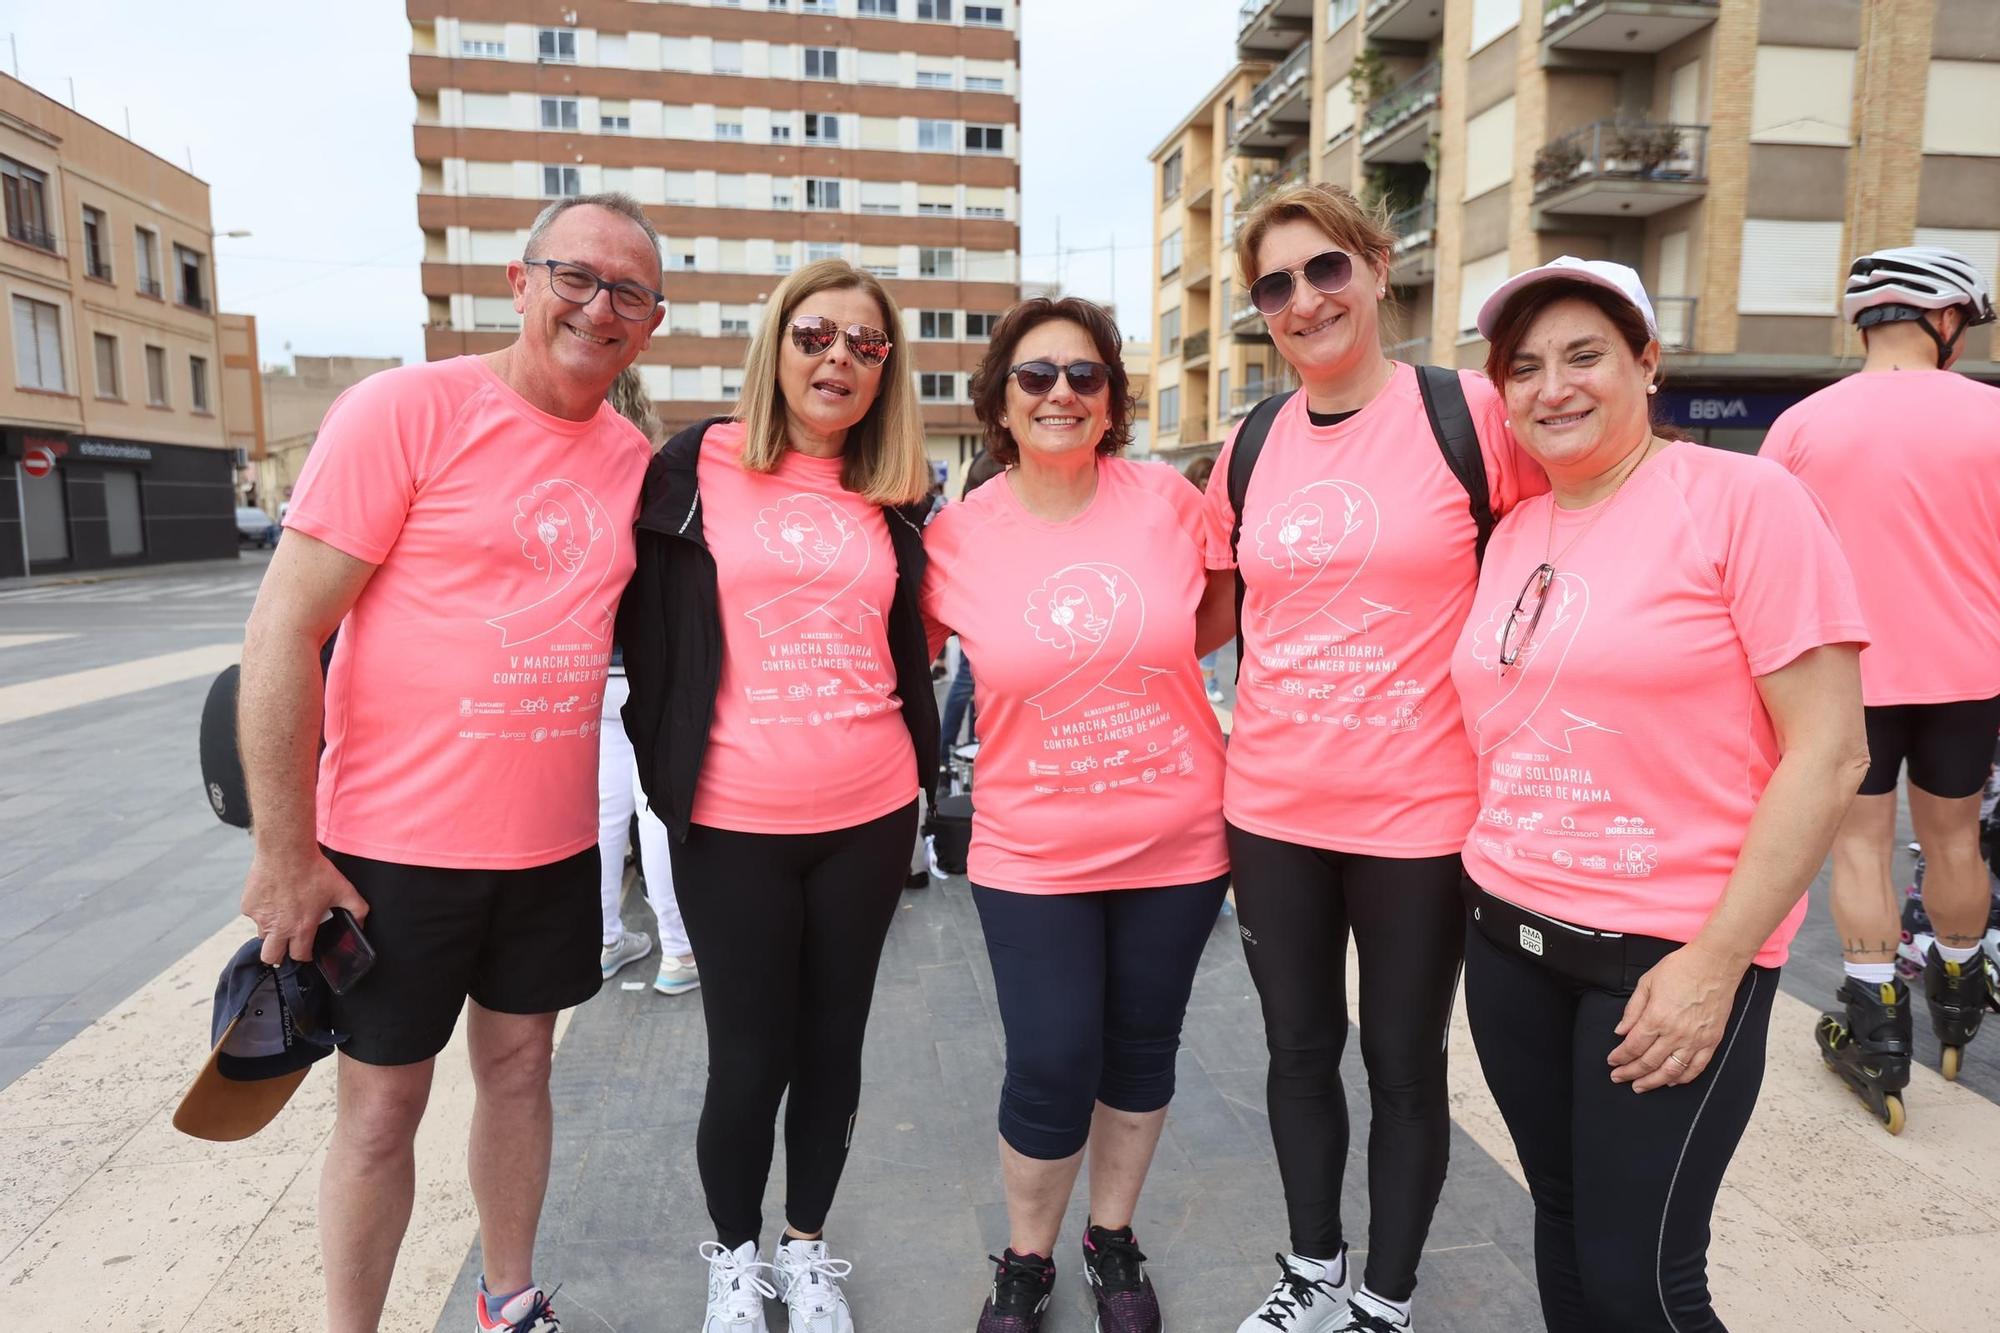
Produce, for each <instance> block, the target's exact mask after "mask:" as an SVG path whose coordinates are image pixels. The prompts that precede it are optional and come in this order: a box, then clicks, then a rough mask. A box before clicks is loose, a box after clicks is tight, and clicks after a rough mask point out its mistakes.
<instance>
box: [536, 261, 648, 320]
mask: <svg viewBox="0 0 2000 1333" xmlns="http://www.w3.org/2000/svg"><path fill="white" fill-rule="evenodd" d="M521 262H522V263H523V264H526V265H527V266H528V267H529V268H545V269H547V270H548V271H549V290H550V291H552V292H554V293H555V294H556V295H557V296H560V297H561V298H562V299H563V300H565V301H568V302H569V303H570V304H571V305H589V304H590V303H591V302H592V301H595V300H596V299H597V294H598V293H599V292H610V293H611V313H612V314H614V315H616V316H618V318H620V319H634V320H637V319H650V318H652V315H653V312H654V311H655V310H658V309H659V308H660V302H662V301H664V300H666V299H667V297H666V293H665V292H656V291H654V290H653V289H652V288H651V287H641V286H640V285H639V284H638V283H636V282H612V281H610V280H609V279H607V278H600V277H599V276H598V275H597V274H595V273H593V272H591V271H590V270H589V269H587V268H585V267H584V266H583V265H581V264H572V263H570V262H569V261H568V260H566V259H523V260H522V261H521Z"/></svg>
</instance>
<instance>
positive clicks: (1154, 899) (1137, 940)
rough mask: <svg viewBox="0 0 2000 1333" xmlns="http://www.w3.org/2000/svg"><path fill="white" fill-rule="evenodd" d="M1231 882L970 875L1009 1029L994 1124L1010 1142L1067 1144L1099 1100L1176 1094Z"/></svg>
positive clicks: (1136, 1105)
mask: <svg viewBox="0 0 2000 1333" xmlns="http://www.w3.org/2000/svg"><path fill="white" fill-rule="evenodd" d="M1228 887H1229V876H1227V875H1220V876H1217V877H1216V878H1215V879H1212V880H1209V881H1207V882H1205V883H1202V884H1177V885H1174V886H1172V887H1169V888H1158V889H1108V890H1102V891H1098V892H1091V893H1013V892H1009V891H1008V890H1005V889H990V888H986V887H984V886H982V885H978V884H975V885H973V886H972V901H973V902H974V903H975V904H976V905H977V906H978V908H979V922H980V925H981V926H983V927H984V928H985V931H986V953H987V956H988V957H989V958H990V959H991V960H992V962H993V986H994V990H995V991H996V992H997V993H998V996H999V1000H1000V1021H1001V1024H1002V1025H1003V1026H1004V1027H1005V1028H1006V1032H1007V1078H1006V1081H1005V1083H1004V1084H1003V1085H1002V1087H1001V1090H1000V1137H1002V1138H1003V1139H1005V1140H1006V1141H1007V1144H1008V1146H1009V1147H1011V1148H1013V1149H1014V1151H1015V1152H1018V1153H1020V1154H1021V1155H1022V1156H1023V1157H1033V1158H1038V1159H1041V1160H1043V1161H1056V1160H1059V1159H1061V1158H1064V1157H1070V1156H1073V1155H1075V1154H1076V1153H1079V1152H1081V1151H1082V1150H1083V1146H1084V1143H1085V1142H1086V1141H1087V1140H1088V1139H1089V1138H1090V1117H1091V1113H1092V1112H1093V1111H1094V1110H1095V1109H1096V1103H1098V1102H1102V1103H1104V1104H1105V1105H1106V1106H1108V1107H1110V1108H1111V1109H1113V1110H1114V1111H1135V1112H1143V1111H1157V1110H1159V1109H1160V1108H1161V1107H1163V1106H1165V1105H1166V1104H1167V1103H1168V1102H1170V1101H1172V1100H1173V1097H1174V1055H1175V1053H1176V1052H1178V1051H1179V1050H1180V1044H1181V1019H1182V1018H1183V1017H1184V1016H1185V1015H1186V1013H1187V1002H1188V992H1189V991H1190V990H1191V989H1192V988H1193V986H1194V972H1195V967H1196V965H1197V964H1199V963H1200V962H1201V951H1202V947H1203V946H1204V945H1205V944H1207V943H1208V936H1209V932H1210V931H1211V930H1213V929H1214V927H1215V919H1216V915H1217V913H1218V912H1219V911H1220V910H1221V908H1222V895H1223V892H1224V890H1226V889H1227V888H1228Z"/></svg>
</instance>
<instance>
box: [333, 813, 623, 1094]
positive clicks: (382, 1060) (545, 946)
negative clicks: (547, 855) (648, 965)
mask: <svg viewBox="0 0 2000 1333" xmlns="http://www.w3.org/2000/svg"><path fill="white" fill-rule="evenodd" d="M326 857H327V859H328V860H329V861H331V862H333V865H334V868H335V869H336V870H338V871H340V873H341V874H343V875H345V876H347V878H348V880H349V882H351V883H352V884H353V885H354V887H355V890H356V891H357V892H359V893H360V895H361V896H362V897H363V898H365V899H366V900H367V901H368V918H367V920H365V921H363V922H362V923H361V933H362V934H363V935H366V936H367V937H368V942H369V943H370V944H372V945H373V946H375V966H373V967H372V968H370V969H369V970H368V975H367V976H365V977H363V978H362V979H361V980H360V981H358V982H356V983H355V985H354V988H353V989H352V990H350V991H348V993H347V994H345V995H341V996H335V997H334V999H333V1004H332V1010H333V1013H332V1019H333V1026H334V1028H335V1029H336V1030H338V1031H341V1032H345V1033H347V1034H348V1036H347V1040H346V1041H345V1042H344V1043H342V1045H341V1047H340V1049H341V1050H343V1051H345V1052H347V1054H349V1055H351V1056H353V1057H354V1058H355V1059H356V1060H359V1061H361V1062H362V1063H363V1064H370V1065H407V1064H415V1063H416V1062H417V1061H419V1060H428V1059H430V1058H431V1057H432V1056H434V1055H436V1054H437V1053H438V1052H439V1051H441V1050H443V1049H444V1047H445V1043H446V1042H448V1041H450V1040H451V1030H452V1028H453V1027H455V1026H456V1025H457V1023H458V1012H459V1010H460V1009H462V1008H464V1007H465V998H466V997H467V996H468V995H469V996H471V997H472V998H473V999H475V1000H477V1001H478V1002H479V1003H480V1004H482V1005H484V1006H486V1007H487V1008H488V1009H493V1010H497V1011H499V1012H500V1013H504V1014H548V1013H554V1012H556V1011H557V1010H559V1009H567V1008H569V1007H570V1006H572V1005H578V1004H582V1003H583V1002H584V1001H585V1000H588V999H589V998H590V997H591V996H593V995H595V994H597V988H598V987H599V986H600V985H602V984H603V980H602V978H601V976H600V975H599V973H598V949H599V945H600V943H601V935H602V929H603V922H602V921H601V920H600V916H601V912H600V909H599V907H598V901H597V891H598V885H597V881H598V873H597V848H595V847H588V848H585V849H584V850H583V851H580V852H578V853H577V854H576V855H574V856H569V857H565V858H564V859H562V860H560V861H554V862H551V863H550V864H548V865H543V866H531V867H529V868H527V869H524V870H444V869H439V868H438V867H435V866H407V865H399V864H397V863H396V862H393V861H371V860H369V859H368V858H367V857H365V856H349V855H348V854H347V853H345V852H336V851H333V850H332V849H330V848H329V849H326Z"/></svg>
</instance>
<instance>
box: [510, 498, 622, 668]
mask: <svg viewBox="0 0 2000 1333" xmlns="http://www.w3.org/2000/svg"><path fill="white" fill-rule="evenodd" d="M514 535H515V536H516V537H518V538H520V540H521V554H522V555H524V556H526V557H527V559H528V563H529V564H531V565H533V566H534V567H535V569H536V570H537V571H538V572H540V574H541V575H542V580H543V582H544V583H545V584H553V585H554V586H552V587H550V588H549V589H548V591H547V592H546V593H544V594H543V595H542V596H541V597H540V598H538V599H537V600H535V601H533V602H531V603H529V604H528V605H527V606H524V607H522V608H520V609H519V610H518V611H509V612H507V613H506V614H505V615H500V616H495V617H493V618H492V619H491V620H488V621H487V622H486V623H487V624H489V625H491V626H493V627H494V628H495V629H497V630H499V631H500V646H501V647H503V648H512V647H514V646H515V645H517V644H523V643H528V642H531V641H533V640H535V639H539V638H542V637H544V636H545V635H548V634H552V633H554V632H555V631H556V630H557V629H558V628H560V627H561V626H562V625H563V624H564V623H565V622H567V623H569V624H571V625H574V626H575V627H576V628H577V629H578V630H580V631H582V632H583V633H585V634H587V635H589V636H590V637H591V638H593V639H603V638H607V637H609V636H610V633H611V605H610V601H609V599H604V600H600V599H599V596H598V594H599V593H600V592H601V591H602V590H603V588H604V583H605V580H606V579H608V578H610V577H611V566H612V565H613V564H614V563H615V562H616V561H617V559H618V534H617V532H616V531H615V530H613V528H612V527H611V526H610V525H609V524H607V523H606V522H605V521H604V506H603V505H601V504H599V503H598V502H597V498H596V497H595V496H593V495H592V494H591V493H590V492H589V491H587V490H585V489H584V488H583V487H581V486H579V485H577V484H576V483H575V482H573V481H568V480H565V479H564V478H561V477H556V478H553V479H551V480H549V481H544V482H538V483H537V484H536V485H535V487H534V489H533V490H531V491H529V492H528V493H527V494H526V495H524V496H522V497H521V498H520V499H518V500H516V501H515V502H514ZM557 580H560V582H558V581H557Z"/></svg>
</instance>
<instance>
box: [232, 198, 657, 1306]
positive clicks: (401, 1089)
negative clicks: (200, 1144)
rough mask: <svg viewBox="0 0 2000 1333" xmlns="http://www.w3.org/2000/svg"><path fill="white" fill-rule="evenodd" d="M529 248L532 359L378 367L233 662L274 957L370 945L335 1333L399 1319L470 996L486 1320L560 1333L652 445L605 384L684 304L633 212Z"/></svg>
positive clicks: (346, 1067) (347, 407) (338, 1009)
mask: <svg viewBox="0 0 2000 1333" xmlns="http://www.w3.org/2000/svg"><path fill="white" fill-rule="evenodd" d="M525 253H526V257H525V258H523V259H520V260H517V261H515V262H513V263H510V264H509V265H508V266H507V276H508V281H509V283H510V285H511V286H512V289H513V295H514V308H515V310H517V311H519V312H520V315H521V333H520V336H519V337H518V338H516V339H515V340H514V341H513V342H512V343H510V344H509V345H508V346H506V347H504V348H502V349H500V350H499V351H496V352H489V353H486V354H484V355H479V356H462V357H458V358H456V359H453V360H449V361H441V362H433V363H431V364H428V365H418V366H408V367H401V368H398V369H394V370H388V371H384V372H382V373H381V374H378V375H374V376H371V377H369V378H368V379H366V380H364V381H363V382H362V383H360V384H358V385H356V386H355V387H354V388H352V389H350V390H348V391H347V392H346V393H345V394H343V395H342V396H341V397H340V399H339V400H338V401H337V402H335V403H334V405H333V407H332V408H331V409H330V410H329V411H328V413H327V416H326V421H325V423H324V425H323V426H322V427H321V430H320V434H319V437H318V439H317V440H316V441H315V443H314V446H313V450H312V454H311V457H310V458H309V459H308V460H307V463H306V468H305V471H304V473H303V474H302V475H301V476H300V478H299V480H298V483H297V486H296V494H295V496H294V497H293V501H292V505H291V508H290V510H289V511H288V514H287V517H286V526H287V527H288V528H289V529H291V530H292V532H293V533H294V536H293V538H292V539H291V540H290V541H287V542H285V543H283V545H282V546H281V547H280V548H279V551H278V554H277V555H276V556H275V557H273V559H272V561H271V567H270V569H269V571H268V572H267V573H266V575H265V577H264V583H263V587H262V589H261V590H260V591H259V594H258V598H257V603H256V606H255V608H254V609H253V610H252V612H251V615H250V622H249V625H248V627H247V630H246V635H245V641H244V645H243V677H242V693H241V718H240V736H241V745H242V751H243V767H244V771H245V776H246V779H247V781H248V785H249V791H250V800H251V805H252V809H253V810H254V812H255V827H254V832H255V836H256V850H255V854H254V857H253V859H252V861H251V866H250V872H249V876H248V878H247V880H246V882H245V885H244V890H243V911H244V913H245V915H247V916H249V917H250V918H251V919H252V920H253V921H254V922H256V924H257V929H258V932H259V933H260V934H261V935H262V936H263V939H264V950H263V957H264V960H265V961H266V962H276V961H277V960H279V959H281V958H283V957H284V956H285V954H286V953H287V952H289V953H290V954H291V956H292V957H294V958H298V959H305V958H308V957H310V956H312V952H313V941H314V936H315V933H316V931H317V930H318V928H319V926H320V923H321V921H322V920H323V919H325V918H326V917H327V916H328V914H329V911H330V910H331V909H345V910H347V911H349V912H351V913H352V914H353V915H354V917H355V918H356V919H358V920H359V921H360V923H361V928H362V931H363V932H364V934H365V935H366V937H367V939H368V941H369V943H370V944H371V945H372V946H373V948H374V953H375V963H374V966H373V968H372V969H371V970H370V971H369V972H368V974H367V975H366V976H365V977H363V978H362V979H360V980H359V981H358V982H356V983H355V984H354V985H353V986H352V987H351V988H350V989H349V991H348V992H347V994H345V995H342V996H340V997H338V998H337V999H336V1000H335V1002H334V1005H333V1012H332V1019H333V1023H334V1025H335V1027H336V1028H337V1029H339V1030H341V1031H343V1032H345V1033H346V1034H347V1039H346V1041H345V1042H344V1043H343V1044H342V1046H341V1048H340V1049H341V1055H340V1058H339V1062H338V1063H339V1080H340V1086H339V1105H338V1111H337V1113H336V1118H335V1122H334V1131H333V1138H332V1142H331V1144H330V1146H329V1148H328V1152H327V1159H326V1165H325V1168H324V1170H323V1173H322V1175H321V1179H320V1207H319V1220H320V1243H321V1251H322V1254H323V1256H324V1259H325V1266H326V1287H327V1311H326V1326H327V1327H328V1328H329V1329H330V1330H333V1333H356V1331H357V1330H369V1329H374V1328H375V1327H376V1325H377V1322H378V1321H379V1320H380V1318H381V1315H382V1306H383V1302H384V1300H385V1299H386V1297H387V1295H388V1290H389V1281H390V1277H391V1275H392V1273H393V1270H394V1268H395V1263H396V1253H397V1250H398V1249H399V1247H400V1245H401V1243H402V1237H403V1232H404V1229H405V1228H406V1227H407V1225H408V1222H409V1217H410V1209H411V1205H412V1200H413V1195H414V1190H415V1156H414V1151H413V1144H414V1140H415V1136H416V1131H417V1125H418V1122H419V1121H420V1120H421V1119H422V1116H423V1111H424V1105H425V1102H426V1100H427V1098H428V1096H429V1092H430V1084H431V1073H432V1068H433V1065H434V1063H435V1058H436V1056H437V1054H438V1053H439V1051H441V1050H442V1049H443V1048H444V1046H445V1044H446V1042H447V1041H448V1040H449V1039H450V1037H451V1033H452V1030H453V1028H454V1026H455V1025H456V1023H457V1020H458V1014H459V1011H460V1009H461V1008H463V1007H467V1006H466V1001H467V1000H468V999H469V1000H470V1001H471V1004H470V1006H469V1008H470V1011H471V1016H470V1018H469V1019H468V1021H467V1027H466V1038H467V1047H468V1051H469V1055H470V1058H471V1066H472V1075H473V1083H474V1087H475V1090H476V1096H477V1102H476V1105H475V1110H474V1113H473V1120H472V1134H471V1143H470V1151H469V1153H468V1167H469V1171H470V1175H471V1183H472V1192H473V1197H474V1200H475V1202H476V1203H477V1205H478V1210H479V1225H480V1241H481V1251H482V1255H483V1258H484V1261H485V1266H486V1268H485V1273H484V1274H483V1275H482V1279H481V1282H480V1291H479V1295H478V1297H477V1302H476V1304H477V1309H476V1312H475V1314H476V1319H477V1325H476V1326H477V1327H479V1328H481V1329H509V1330H514V1333H555V1330H557V1329H558V1328H559V1325H558V1324H557V1322H556V1316H555V1313H554V1311H553V1310H552V1309H551V1308H550V1305H549V1301H548V1297H547V1295H546V1294H545V1293H544V1291H543V1289H542V1288H541V1287H540V1286H538V1285H537V1284H536V1282H535V1280H534V1275H533V1260H534V1243H535V1229H536V1224H537V1222H538V1220H539V1217H540V1214H541V1206H542V1197H543V1194H544V1192H545V1191H546V1188H547V1184H548V1172H549V1145H550V1137H551V1125H550V1122H551V1110H550V1102H549V1090H548V1079H549V1066H550V1059H551V1055H552V1050H553V1038H554V1032H555V1020H556V1015H557V1013H558V1012H559V1011H560V1010H562V1009H565V1008H568V1007H569V1006H572V1005H575V1004H580V1003H582V1002H583V1001H584V1000H587V999H589V998H590V997H591V996H592V995H594V994H595V993H596V992H597V989H598V985H599V980H600V978H599V972H598V959H597V954H598V945H599V917H598V893H597V887H598V865H597V835H598V829H597V816H596V810H597V786H596V772H597V760H598V742H597V737H596V734H595V731H596V727H597V726H598V725H599V722H598V718H599V709H600V703H601V700H602V696H603V692H604V684H605V672H606V664H607V662H608V660H609V658H610V654H611V621H612V614H613V611H614V610H615V608H616V605H617V602H618V597H619V594H620V593H621V592H622V591H623V589H624V587H625V583H626V580H627V579H628V578H629V577H630V575H631V573H632V567H633V548H632V538H631V529H632V521H633V518H634V516H635V514H636V512H637V508H638V501H639V490H640V483H641V481H642V479H643V477H644V474H645V469H646V463H647V459H648V456H649V454H650V448H649V446H648V444H647V442H646V440H645V439H644V437H643V436H642V435H641V434H640V433H639V432H638V431H637V430H636V429H635V428H633V427H632V426H631V424H630V423H628V422H627V421H625V420H624V418H622V417H621V416H619V415H618V413H617V412H615V411H613V410H612V408H611V407H610V406H609V405H608V404H607V403H606V402H605V393H606V390H607V389H608V388H609V387H610V385H611V382H612V380H613V379H615V378H616V377H617V375H618V373H619V372H620V371H621V370H623V369H624V368H625V367H626V366H628V365H630V364H631V363H632V361H633V360H634V359H635V358H636V357H637V356H638V355H639V353H640V352H642V351H644V350H645V348H646V346H647V345H648V343H649V342H650V341H651V338H652V333H653V330H654V329H655V328H657V327H658V325H659V323H660V317H661V310H660V302H661V299H662V298H661V295H660V292H659V291H658V290H657V288H658V285H659V283H660V253H659V238H658V236H657V235H656V234H655V232H654V230H653V227H652V225H651V224H650V223H649V222H648V221H647V220H646V216H645V213H644V212H643V211H642V210H641V209H640V207H639V205H638V204H637V203H635V202H634V201H633V200H631V199H630V198H629V197H627V196H625V195H622V194H598V195H586V196H582V197H577V198H570V199H564V200H561V201H559V202H557V203H554V204H551V205H550V206H549V207H548V208H547V209H546V210H544V211H543V213H542V215H541V216H540V217H539V218H538V219H537V220H536V222H535V225H534V228H533V229H532V230H531V231H530V232H529V235H528V242H527V246H526V247H525ZM336 628H337V629H338V630H339V638H338V642H337V645H336V647H335V650H334V655H333V660H332V665H331V668H330V670H329V672H328V674H327V676H326V678H325V683H324V687H323V688H322V683H321V674H320V664H319V651H320V645H321V644H322V643H324V642H325V641H326V639H327V638H328V636H329V635H331V634H332V633H333V632H334V631H335V629H336ZM322 710H323V712H322ZM322 719H323V726H322ZM322 732H323V733H324V736H325V748H324V752H323V753H322V752H321V751H320V744H319V742H320V737H321V735H322Z"/></svg>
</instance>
